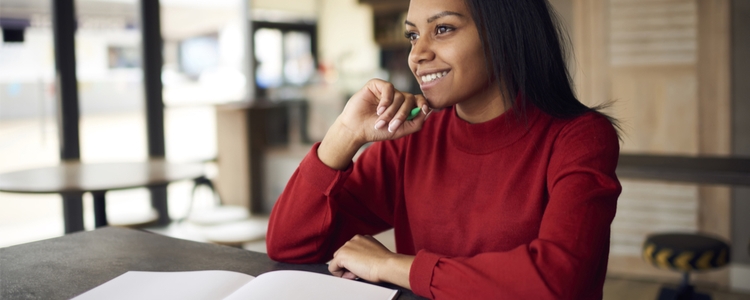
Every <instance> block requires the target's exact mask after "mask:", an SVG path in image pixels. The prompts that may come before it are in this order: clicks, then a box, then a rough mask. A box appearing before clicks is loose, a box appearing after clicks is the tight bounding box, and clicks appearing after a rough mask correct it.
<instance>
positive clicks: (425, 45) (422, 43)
mask: <svg viewBox="0 0 750 300" xmlns="http://www.w3.org/2000/svg"><path fill="white" fill-rule="evenodd" d="M433 59H435V52H433V51H432V47H431V45H430V42H429V39H425V38H419V39H417V40H416V41H415V42H413V43H412V46H411V51H410V52H409V61H410V62H411V63H413V64H419V63H421V62H424V61H430V60H433Z"/></svg>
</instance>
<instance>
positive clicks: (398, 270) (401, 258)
mask: <svg viewBox="0 0 750 300" xmlns="http://www.w3.org/2000/svg"><path fill="white" fill-rule="evenodd" d="M413 262H414V256H411V255H403V254H395V255H394V256H393V257H391V258H390V259H388V260H387V261H386V263H385V264H384V265H383V269H382V270H378V276H379V277H380V278H381V280H382V281H385V282H390V283H392V284H395V285H398V286H401V287H404V288H407V289H411V284H409V271H410V270H411V264H412V263H413Z"/></svg>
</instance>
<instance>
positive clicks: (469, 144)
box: [446, 104, 541, 154]
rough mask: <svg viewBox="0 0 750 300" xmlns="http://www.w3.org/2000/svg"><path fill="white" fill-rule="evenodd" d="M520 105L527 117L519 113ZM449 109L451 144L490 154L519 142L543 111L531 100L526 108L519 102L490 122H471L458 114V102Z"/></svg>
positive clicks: (475, 152) (469, 150)
mask: <svg viewBox="0 0 750 300" xmlns="http://www.w3.org/2000/svg"><path fill="white" fill-rule="evenodd" d="M519 109H523V110H525V112H526V116H525V117H524V116H523V115H521V114H519V113H517V112H518V110H519ZM447 110H448V111H446V113H448V114H449V116H448V118H449V124H450V125H449V126H448V138H449V139H450V142H451V144H453V145H455V146H456V148H458V149H459V150H461V151H464V152H467V153H471V154H487V153H490V152H493V151H496V150H498V149H500V148H503V147H505V146H508V145H511V144H513V143H515V142H516V141H518V140H519V139H521V138H522V137H523V136H525V135H526V133H528V132H529V131H530V130H531V129H532V127H533V126H534V123H535V122H536V120H537V118H538V116H539V114H540V113H541V111H540V110H539V109H538V108H536V107H535V106H534V105H533V104H527V105H526V107H525V108H521V107H519V106H516V107H515V108H513V109H511V110H508V111H506V112H504V113H502V114H501V115H500V116H498V117H496V118H494V119H492V120H489V121H487V122H483V123H477V124H471V123H469V122H466V121H464V120H463V119H461V118H459V117H458V114H457V113H456V108H455V106H453V107H450V108H448V109H447Z"/></svg>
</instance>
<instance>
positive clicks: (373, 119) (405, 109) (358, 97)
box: [337, 79, 431, 144]
mask: <svg viewBox="0 0 750 300" xmlns="http://www.w3.org/2000/svg"><path fill="white" fill-rule="evenodd" d="M415 107H419V108H421V109H422V113H420V114H418V115H417V116H416V117H415V118H414V119H412V120H407V117H408V116H409V113H410V112H411V110H412V109H414V108H415ZM430 111H431V109H430V108H429V104H428V103H427V100H426V99H425V98H424V96H422V95H413V94H410V93H406V92H401V91H398V90H396V89H395V88H394V87H393V84H391V83H390V82H387V81H383V80H380V79H372V80H370V81H368V82H367V84H365V86H364V87H362V89H361V90H359V92H357V93H356V94H354V96H352V97H351V98H350V99H349V101H348V102H347V104H346V106H345V107H344V111H343V112H342V113H341V115H340V116H339V117H338V119H337V122H339V123H340V124H341V125H343V126H344V127H345V128H346V129H348V130H349V131H351V132H352V133H353V134H354V136H355V138H356V139H357V141H358V142H360V143H362V144H364V143H367V142H375V141H383V140H393V139H397V138H400V137H403V136H406V135H409V134H412V133H415V132H417V131H419V130H420V129H422V124H424V121H425V119H426V118H427V115H428V114H429V113H430Z"/></svg>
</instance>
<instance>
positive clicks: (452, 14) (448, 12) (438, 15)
mask: <svg viewBox="0 0 750 300" xmlns="http://www.w3.org/2000/svg"><path fill="white" fill-rule="evenodd" d="M445 16H457V17H463V15H462V14H459V13H457V12H454V11H444V12H440V13H438V14H435V15H434V16H432V17H429V18H427V23H432V22H435V20H437V19H440V18H442V17H445ZM404 24H406V25H409V26H414V27H416V26H417V25H414V23H412V22H409V20H406V21H404Z"/></svg>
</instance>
